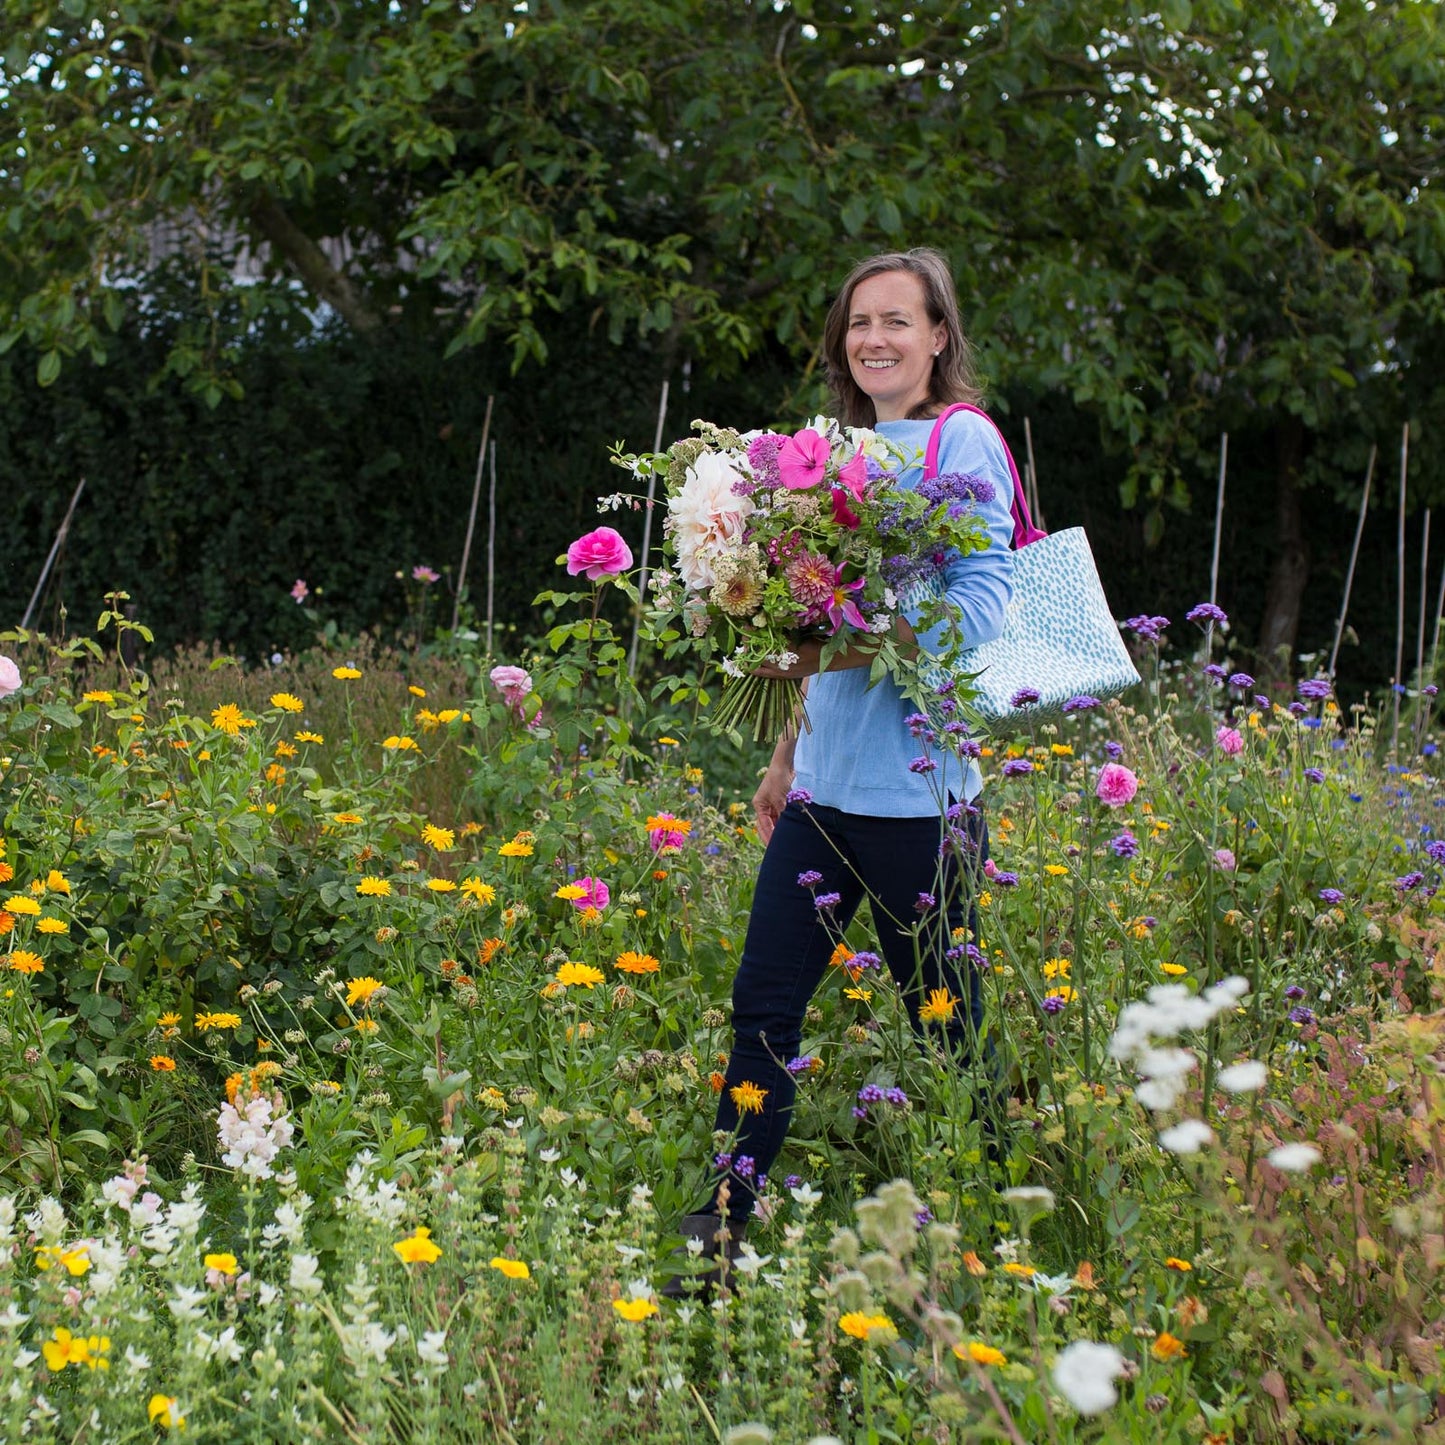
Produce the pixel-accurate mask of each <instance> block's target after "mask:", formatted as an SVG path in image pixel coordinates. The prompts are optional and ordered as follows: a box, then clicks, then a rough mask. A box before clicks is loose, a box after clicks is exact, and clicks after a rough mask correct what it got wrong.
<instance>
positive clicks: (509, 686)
mask: <svg viewBox="0 0 1445 1445" xmlns="http://www.w3.org/2000/svg"><path fill="white" fill-rule="evenodd" d="M487 676H488V677H489V678H490V679H491V682H492V686H493V687H495V688H496V689H497V691H498V692H500V693H501V694H502V700H503V701H504V702H505V703H506V704H507V706H508V707H516V705H517V704H518V703H519V702H523V701H525V700H526V697H527V694H528V693H529V692H531V691H532V674H531V673H530V672H528V671H527V669H526V668H525V667H511V666H502V667H494V668H493V669H492V670H491V672H489V673H488V674H487Z"/></svg>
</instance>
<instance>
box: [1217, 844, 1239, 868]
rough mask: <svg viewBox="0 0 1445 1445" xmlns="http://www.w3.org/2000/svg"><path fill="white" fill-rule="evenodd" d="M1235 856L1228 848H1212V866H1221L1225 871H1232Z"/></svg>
mask: <svg viewBox="0 0 1445 1445" xmlns="http://www.w3.org/2000/svg"><path fill="white" fill-rule="evenodd" d="M1234 864H1235V858H1234V854H1233V852H1232V851H1231V850H1230V849H1228V848H1216V849H1215V850H1214V866H1215V867H1216V868H1221V869H1223V870H1224V872H1226V873H1233V872H1234Z"/></svg>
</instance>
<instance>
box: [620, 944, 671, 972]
mask: <svg viewBox="0 0 1445 1445" xmlns="http://www.w3.org/2000/svg"><path fill="white" fill-rule="evenodd" d="M661 967H662V965H661V964H660V963H659V962H658V961H657V959H655V958H654V957H653V956H652V955H651V954H650V953H634V952H633V951H632V950H631V949H629V950H628V951H627V952H626V953H621V954H618V956H617V971H618V972H619V973H656V972H657V971H658V969H659V968H661Z"/></svg>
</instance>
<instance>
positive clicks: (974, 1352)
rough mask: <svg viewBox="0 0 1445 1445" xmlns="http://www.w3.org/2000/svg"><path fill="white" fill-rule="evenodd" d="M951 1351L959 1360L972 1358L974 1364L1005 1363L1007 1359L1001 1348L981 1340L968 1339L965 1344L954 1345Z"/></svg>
mask: <svg viewBox="0 0 1445 1445" xmlns="http://www.w3.org/2000/svg"><path fill="white" fill-rule="evenodd" d="M953 1353H954V1354H955V1355H957V1356H958V1358H959V1359H960V1360H972V1361H973V1362H974V1364H976V1365H1006V1364H1008V1360H1007V1359H1006V1358H1005V1356H1004V1352H1003V1351H1002V1350H996V1349H994V1347H993V1346H992V1345H986V1344H984V1342H983V1341H982V1340H970V1341H969V1342H968V1343H967V1344H966V1345H955V1346H954V1347H953Z"/></svg>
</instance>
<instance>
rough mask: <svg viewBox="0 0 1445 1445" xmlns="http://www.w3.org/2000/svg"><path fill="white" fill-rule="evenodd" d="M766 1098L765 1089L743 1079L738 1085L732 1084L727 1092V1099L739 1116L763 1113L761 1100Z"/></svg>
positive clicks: (766, 1092)
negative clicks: (730, 1101)
mask: <svg viewBox="0 0 1445 1445" xmlns="http://www.w3.org/2000/svg"><path fill="white" fill-rule="evenodd" d="M767 1097H768V1091H767V1090H766V1089H762V1088H759V1087H758V1085H756V1084H754V1083H750V1082H749V1081H748V1080H747V1079H744V1080H743V1081H742V1083H740V1084H734V1085H733V1087H732V1088H731V1089H729V1090H728V1098H730V1099H731V1100H732V1101H733V1104H734V1105H735V1106H736V1107H737V1110H738V1112H739V1113H740V1114H761V1113H762V1112H763V1100H764V1099H766V1098H767Z"/></svg>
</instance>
